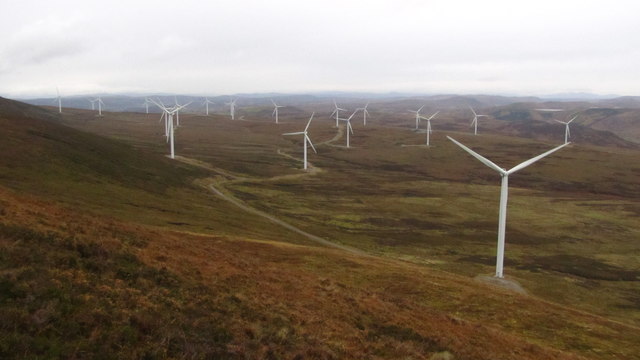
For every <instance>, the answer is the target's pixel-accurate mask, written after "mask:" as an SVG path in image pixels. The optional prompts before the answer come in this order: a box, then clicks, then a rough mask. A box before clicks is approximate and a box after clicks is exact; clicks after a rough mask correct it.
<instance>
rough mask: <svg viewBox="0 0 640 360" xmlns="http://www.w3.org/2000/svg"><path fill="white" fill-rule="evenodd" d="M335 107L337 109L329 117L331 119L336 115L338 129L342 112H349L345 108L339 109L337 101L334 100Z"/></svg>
mask: <svg viewBox="0 0 640 360" xmlns="http://www.w3.org/2000/svg"><path fill="white" fill-rule="evenodd" d="M333 106H334V107H335V109H334V110H333V112H332V113H331V115H329V117H332V116H333V115H334V114H335V116H336V127H338V119H339V118H340V111H347V110H346V109H343V108H339V107H338V104H337V103H336V101H335V100H333Z"/></svg>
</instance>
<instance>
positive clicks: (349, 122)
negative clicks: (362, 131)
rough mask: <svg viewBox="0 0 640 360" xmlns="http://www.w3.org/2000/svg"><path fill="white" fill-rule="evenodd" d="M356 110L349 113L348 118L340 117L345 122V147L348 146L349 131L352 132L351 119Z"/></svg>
mask: <svg viewBox="0 0 640 360" xmlns="http://www.w3.org/2000/svg"><path fill="white" fill-rule="evenodd" d="M357 112H358V110H356V111H354V112H353V114H351V116H349V118H348V119H340V121H346V122H347V126H346V129H345V131H346V132H347V147H349V132H351V134H353V127H351V119H352V118H353V115H355V114H356V113H357Z"/></svg>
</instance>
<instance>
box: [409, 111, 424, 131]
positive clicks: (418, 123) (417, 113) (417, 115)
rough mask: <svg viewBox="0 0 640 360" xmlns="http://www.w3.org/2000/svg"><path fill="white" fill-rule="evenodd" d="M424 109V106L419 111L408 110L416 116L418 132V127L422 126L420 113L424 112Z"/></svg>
mask: <svg viewBox="0 0 640 360" xmlns="http://www.w3.org/2000/svg"><path fill="white" fill-rule="evenodd" d="M423 107H424V105H422V106H421V107H420V109H418V110H408V111H409V112H412V113H415V114H416V130H418V126H419V125H420V111H422V108H423Z"/></svg>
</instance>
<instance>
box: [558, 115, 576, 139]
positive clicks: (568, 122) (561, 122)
mask: <svg viewBox="0 0 640 360" xmlns="http://www.w3.org/2000/svg"><path fill="white" fill-rule="evenodd" d="M577 117H578V115H576V116H574V117H573V118H572V119H571V120H569V121H567V122H564V121H560V120H556V121H557V122H559V123H560V124H564V125H565V129H564V143H565V144H566V143H568V142H569V138H570V137H571V131H569V124H571V122H572V121H573V120H575V119H576V118H577Z"/></svg>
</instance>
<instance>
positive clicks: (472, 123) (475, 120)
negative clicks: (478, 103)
mask: <svg viewBox="0 0 640 360" xmlns="http://www.w3.org/2000/svg"><path fill="white" fill-rule="evenodd" d="M469 109H471V111H472V112H473V120H471V125H469V126H474V125H475V127H474V129H473V135H478V118H479V117H483V116H484V117H486V116H488V115H478V114H476V111H475V110H473V108H472V107H471V106H469Z"/></svg>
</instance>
